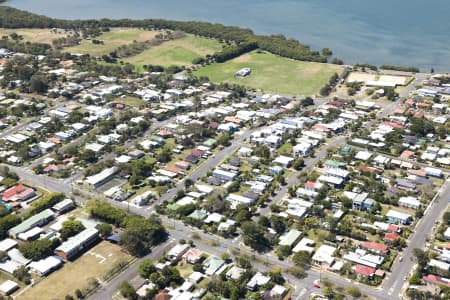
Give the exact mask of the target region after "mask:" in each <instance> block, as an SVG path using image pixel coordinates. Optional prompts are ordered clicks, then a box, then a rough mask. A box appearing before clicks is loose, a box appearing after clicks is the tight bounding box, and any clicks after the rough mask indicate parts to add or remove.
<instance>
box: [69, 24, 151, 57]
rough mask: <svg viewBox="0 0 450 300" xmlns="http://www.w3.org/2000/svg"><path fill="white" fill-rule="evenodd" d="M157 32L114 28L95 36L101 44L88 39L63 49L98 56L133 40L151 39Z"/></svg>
mask: <svg viewBox="0 0 450 300" xmlns="http://www.w3.org/2000/svg"><path fill="white" fill-rule="evenodd" d="M157 34H158V31H149V30H142V29H137V28H114V29H111V31H109V32H104V33H102V34H101V35H100V36H98V37H96V38H95V39H97V40H102V41H103V44H93V43H92V41H90V40H82V41H81V44H80V45H78V46H74V47H69V48H65V49H64V51H65V52H70V53H82V54H90V55H93V56H99V55H103V54H109V53H111V52H112V51H114V50H115V49H116V48H117V47H119V46H123V45H127V44H131V43H132V42H133V41H137V42H145V41H148V40H151V39H153V38H154V37H155V35H157Z"/></svg>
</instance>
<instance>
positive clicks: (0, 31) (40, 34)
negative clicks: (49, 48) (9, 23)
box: [0, 28, 66, 44]
mask: <svg viewBox="0 0 450 300" xmlns="http://www.w3.org/2000/svg"><path fill="white" fill-rule="evenodd" d="M13 32H15V33H17V34H18V35H21V36H22V37H23V41H25V42H32V43H45V44H51V43H52V40H54V39H57V38H61V37H64V36H66V34H64V33H61V32H58V33H55V32H53V31H51V30H50V29H5V28H0V36H4V35H8V36H9V35H10V34H11V33H13Z"/></svg>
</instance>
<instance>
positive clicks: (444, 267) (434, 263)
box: [428, 259, 450, 271]
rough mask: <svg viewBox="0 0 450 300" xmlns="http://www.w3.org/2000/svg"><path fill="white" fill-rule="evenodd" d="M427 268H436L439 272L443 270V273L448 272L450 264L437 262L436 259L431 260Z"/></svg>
mask: <svg viewBox="0 0 450 300" xmlns="http://www.w3.org/2000/svg"><path fill="white" fill-rule="evenodd" d="M428 266H430V267H436V268H438V269H441V270H445V271H450V264H449V263H446V262H443V261H440V260H437V259H431V260H430V262H429V263H428Z"/></svg>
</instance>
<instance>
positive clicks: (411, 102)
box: [405, 99, 416, 106]
mask: <svg viewBox="0 0 450 300" xmlns="http://www.w3.org/2000/svg"><path fill="white" fill-rule="evenodd" d="M405 104H406V105H408V106H414V105H415V104H416V102H414V100H412V99H408V100H406V101H405Z"/></svg>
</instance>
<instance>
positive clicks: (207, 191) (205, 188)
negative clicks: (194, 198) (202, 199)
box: [195, 184, 214, 194]
mask: <svg viewBox="0 0 450 300" xmlns="http://www.w3.org/2000/svg"><path fill="white" fill-rule="evenodd" d="M195 187H196V188H197V190H199V192H201V193H205V194H210V193H212V192H213V191H214V189H213V188H212V187H210V186H207V185H204V184H196V185H195Z"/></svg>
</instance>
